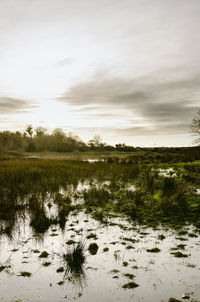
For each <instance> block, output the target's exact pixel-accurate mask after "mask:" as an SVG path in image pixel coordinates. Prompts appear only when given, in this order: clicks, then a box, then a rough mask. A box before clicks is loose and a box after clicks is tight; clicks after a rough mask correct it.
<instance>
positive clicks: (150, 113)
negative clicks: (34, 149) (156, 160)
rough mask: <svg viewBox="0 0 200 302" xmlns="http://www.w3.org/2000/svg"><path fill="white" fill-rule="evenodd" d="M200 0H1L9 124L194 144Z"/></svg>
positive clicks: (2, 104) (0, 59)
mask: <svg viewBox="0 0 200 302" xmlns="http://www.w3.org/2000/svg"><path fill="white" fill-rule="evenodd" d="M199 54H200V0H167V1H166V0H130V1H129V0H120V1H119V0H109V1H108V0H106V1H105V0H101V1H99V0H73V1H72V0H29V1H27V0H0V130H5V129H7V130H23V129H25V127H26V125H27V124H32V125H33V126H34V127H37V126H43V127H46V128H48V129H49V131H51V130H52V129H54V128H56V127H61V128H63V129H64V130H65V131H66V132H69V131H72V132H74V133H76V134H78V135H79V136H80V137H81V138H82V139H84V140H85V141H87V140H89V139H90V138H92V137H93V136H94V135H95V134H99V135H101V136H102V138H103V141H106V142H108V143H111V144H115V143H117V142H125V143H127V144H131V145H134V146H137V145H138V146H160V145H163V146H172V145H174V146H183V145H191V143H192V141H193V139H194V138H193V137H192V136H191V134H190V132H189V125H190V123H191V121H192V118H193V117H194V115H195V113H196V112H197V111H198V110H199V109H200V59H199Z"/></svg>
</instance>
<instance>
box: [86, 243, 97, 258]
mask: <svg viewBox="0 0 200 302" xmlns="http://www.w3.org/2000/svg"><path fill="white" fill-rule="evenodd" d="M98 249H99V247H98V245H97V244H96V243H95V242H93V243H90V245H89V246H88V251H89V252H90V254H91V255H96V253H97V251H98Z"/></svg>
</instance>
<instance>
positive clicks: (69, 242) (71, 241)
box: [66, 239, 76, 245]
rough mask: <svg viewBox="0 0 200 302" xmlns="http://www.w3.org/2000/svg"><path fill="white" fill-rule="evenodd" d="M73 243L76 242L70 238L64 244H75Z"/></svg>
mask: <svg viewBox="0 0 200 302" xmlns="http://www.w3.org/2000/svg"><path fill="white" fill-rule="evenodd" d="M75 243H76V241H74V240H72V239H70V240H68V241H67V242H66V244H68V245H71V244H75Z"/></svg>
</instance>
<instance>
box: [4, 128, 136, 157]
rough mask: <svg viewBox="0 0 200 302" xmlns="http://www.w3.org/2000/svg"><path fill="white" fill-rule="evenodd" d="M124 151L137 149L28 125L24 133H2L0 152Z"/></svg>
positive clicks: (59, 130)
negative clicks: (83, 138) (50, 131)
mask: <svg viewBox="0 0 200 302" xmlns="http://www.w3.org/2000/svg"><path fill="white" fill-rule="evenodd" d="M116 150H117V151H124V152H130V151H131V152H134V151H136V148H134V147H131V146H127V145H125V144H117V145H115V146H112V145H108V144H106V143H103V142H102V140H101V137H100V136H99V135H95V136H94V137H93V138H92V139H91V140H89V142H88V143H85V142H83V141H82V140H81V139H80V137H79V136H77V135H75V134H73V133H71V132H70V133H68V134H66V133H65V132H64V131H63V130H62V129H61V128H56V129H55V130H54V131H53V132H52V133H51V134H49V133H48V132H47V129H46V128H43V127H37V128H35V129H34V128H33V126H32V125H28V126H27V127H26V129H25V131H24V132H19V131H16V132H11V131H2V132H0V152H9V151H19V152H42V151H51V152H74V151H80V152H87V151H116Z"/></svg>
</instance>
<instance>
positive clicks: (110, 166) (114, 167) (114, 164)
mask: <svg viewBox="0 0 200 302" xmlns="http://www.w3.org/2000/svg"><path fill="white" fill-rule="evenodd" d="M162 152H164V151H163V150H162ZM195 152H196V151H195ZM152 154H153V153H152ZM173 154H174V158H175V159H176V161H177V160H178V157H176V155H177V153H176V152H174V153H173ZM154 155H155V154H154ZM165 155H166V154H164V153H163V154H162V156H163V157H164V156H165ZM154 159H155V158H154ZM173 167H174V169H176V170H177V171H181V172H180V173H178V172H177V176H173V177H165V176H163V175H161V174H160V173H159V165H158V162H157V161H153V162H152V160H151V161H150V162H148V160H147V159H145V160H144V159H141V158H140V159H139V160H138V159H137V160H136V158H135V157H130V158H128V159H126V160H123V159H120V160H119V159H117V158H116V159H115V160H110V161H105V162H96V163H88V162H82V161H78V160H74V161H73V160H72V161H64V160H47V159H46V160H40V159H12V160H2V161H0V196H1V199H0V209H1V211H0V222H2V223H1V225H0V234H5V235H7V236H12V232H13V229H14V227H15V225H16V219H17V217H22V216H23V215H28V216H29V218H30V225H31V227H32V228H33V231H34V234H35V236H36V237H38V238H42V236H43V234H44V233H45V232H46V231H47V230H48V229H49V228H50V226H55V225H57V224H59V226H60V228H61V229H64V228H65V224H66V220H67V216H68V215H69V213H73V212H74V213H77V211H79V210H82V209H85V210H87V211H88V212H89V213H90V214H91V215H92V217H93V218H95V219H97V220H98V221H100V222H101V223H106V224H109V218H110V217H111V216H110V214H111V213H112V215H114V214H116V215H125V216H127V217H128V218H129V219H132V220H133V221H138V222H139V223H142V222H145V223H146V225H147V226H151V227H152V228H156V227H157V226H158V224H159V223H161V224H168V225H169V226H170V227H171V226H174V227H176V225H178V224H179V225H180V226H181V225H184V224H185V222H186V221H188V222H192V223H194V224H198V223H197V221H198V217H199V214H200V196H198V195H197V194H195V193H194V192H195V187H194V183H195V185H197V183H198V185H200V179H199V173H200V164H199V163H198V162H194V163H178V162H176V163H174V164H173ZM166 168H167V164H166ZM84 180H88V181H90V182H91V186H90V188H89V189H87V190H86V189H85V190H83V191H82V192H79V194H78V198H80V197H82V198H83V203H82V204H80V203H77V204H72V197H73V198H75V197H76V195H73V194H74V189H75V188H76V186H77V184H78V183H79V182H80V181H82V182H83V181H84ZM104 181H109V182H108V183H107V184H106V185H105V184H104V183H103V182H104ZM127 184H135V187H136V190H135V191H131V190H128V189H127ZM61 187H62V188H63V189H64V190H66V192H68V194H65V195H62V194H61V193H60V188H61ZM72 188H73V189H72ZM75 194H76V193H75ZM47 196H48V199H49V197H50V198H51V199H52V200H53V201H51V203H50V204H51V207H52V206H53V205H54V206H56V207H57V210H58V215H57V217H54V218H52V217H50V216H48V215H47V211H46V207H47V208H49V202H48V203H46V200H47ZM76 223H77V222H76ZM110 224H112V223H110ZM73 226H74V224H73V225H72V228H71V229H73ZM118 226H119V227H120V228H121V229H123V230H127V226H125V225H123V224H118ZM55 231H56V229H55ZM146 233H147V232H144V231H142V232H141V233H140V234H141V235H142V236H145V235H147V234H146ZM51 235H52V236H56V235H57V234H56V233H52V234H51ZM183 235H188V236H189V237H196V236H197V234H194V233H189V234H187V231H186V230H180V231H179V235H178V237H177V238H178V239H179V240H184V239H181V238H184V237H182V236H183ZM89 236H90V235H89ZM93 239H95V238H93ZM158 239H159V240H162V238H161V237H160V238H158ZM163 239H164V238H163ZM129 240H130V241H131V240H132V243H134V240H135V242H136V239H135V238H130V239H129Z"/></svg>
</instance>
